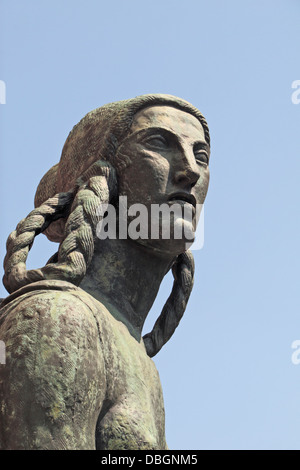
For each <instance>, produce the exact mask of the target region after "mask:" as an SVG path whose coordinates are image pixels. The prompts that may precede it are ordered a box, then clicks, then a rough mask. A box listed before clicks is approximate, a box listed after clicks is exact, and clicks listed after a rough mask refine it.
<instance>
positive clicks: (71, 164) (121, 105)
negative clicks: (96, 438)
mask: <svg viewBox="0 0 300 470" xmlns="http://www.w3.org/2000/svg"><path fill="white" fill-rule="evenodd" d="M209 147H210V138H209V130H208V126H207V123H206V120H205V118H204V117H203V115H202V114H201V113H200V112H199V111H198V110H197V109H196V108H195V107H193V106H192V105H191V104H189V103H188V102H186V101H184V100H182V99H179V98H176V97H174V96H171V95H161V94H156V95H143V96H139V97H136V98H133V99H130V100H125V101H120V102H116V103H111V104H108V105H105V106H102V107H100V108H97V109H95V110H94V111H91V112H90V113H88V114H87V115H86V116H85V117H84V118H83V119H82V120H81V121H80V122H79V123H78V124H77V125H75V126H74V128H73V129H72V131H71V132H70V134H69V136H68V138H67V140H66V142H65V144H64V147H63V150H62V155H61V159H60V162H59V163H58V164H56V165H55V166H53V167H52V168H51V169H50V170H49V171H48V172H47V173H46V175H45V176H44V177H43V178H42V180H41V182H40V184H39V186H38V188H37V192H36V196H35V206H36V209H34V210H33V211H32V212H31V213H30V214H29V215H28V216H27V217H26V218H25V219H23V220H22V221H21V222H20V223H19V224H18V226H17V228H16V230H15V231H14V232H12V234H11V235H10V237H9V239H8V242H7V255H6V258H5V262H4V266H5V275H4V279H3V282H4V285H5V287H6V288H7V290H8V291H9V292H13V291H15V290H17V289H18V288H20V287H22V286H24V285H26V284H30V283H32V282H36V281H39V280H44V279H59V280H64V281H69V282H72V283H73V284H75V285H79V284H80V282H81V280H82V279H83V277H84V275H85V273H86V269H87V266H88V265H89V263H90V262H91V259H92V257H93V253H94V242H95V230H96V226H97V223H98V222H99V215H97V214H98V212H97V208H98V207H99V205H100V204H106V203H114V201H116V200H117V198H118V196H120V195H125V196H127V197H128V199H129V204H133V203H137V202H139V203H144V204H147V203H149V204H151V203H158V204H160V203H164V202H167V203H171V201H172V200H173V201H174V200H176V197H177V199H178V198H179V199H180V197H179V195H180V194H181V197H182V198H183V199H184V198H185V197H186V198H189V200H188V201H187V202H188V203H190V204H192V205H195V204H196V203H198V204H203V202H204V199H205V196H206V192H207V188H208V180H209V172H208V158H209ZM161 157H162V158H161ZM142 160H143V161H142ZM41 232H43V233H45V234H46V235H47V237H48V238H49V239H50V240H51V241H56V242H59V243H60V246H59V251H58V253H57V254H56V255H54V256H53V257H52V258H51V259H50V260H49V262H48V263H47V264H46V266H44V267H43V268H41V269H36V270H30V271H27V270H26V264H25V262H26V259H27V255H28V252H29V249H30V248H31V245H32V243H33V241H34V237H35V236H36V235H37V234H39V233H41ZM150 246H151V243H150ZM153 248H154V249H164V248H163V245H160V246H157V245H155V244H154V245H153ZM173 254H174V262H173V267H172V269H173V274H174V277H175V283H177V284H178V285H180V278H181V277H182V282H181V285H180V286H179V287H180V289H177V291H176V289H175V291H176V292H177V294H176V292H175V293H174V295H173V298H172V299H171V303H172V304H174V308H177V307H176V305H175V303H176V302H177V303H178V300H179V299H178V295H179V296H181V297H182V296H183V298H184V301H182V299H181V300H180V305H181V307H180V308H181V310H183V311H184V308H185V304H186V302H187V299H188V297H189V294H190V291H191V288H192V283H193V269H194V268H193V257H192V254H191V253H190V252H189V251H184V252H182V253H180V252H178V248H177V252H176V248H175V249H174V253H173ZM187 272H188V273H189V275H188V276H187V274H186V273H187ZM183 279H185V281H184V284H185V285H184V287H183ZM177 284H176V285H177ZM177 287H178V286H177ZM173 290H174V289H173ZM183 291H185V292H183ZM176 295H177V297H176ZM169 300H170V299H169ZM169 300H168V302H169ZM168 302H167V303H168ZM166 305H167V304H166ZM182 306H183V308H182ZM165 307H166V306H165ZM181 310H180V311H181ZM183 311H182V313H183ZM182 313H180V314H181V315H182ZM157 341H158V342H159V340H158V339H157ZM150 355H153V354H150Z"/></svg>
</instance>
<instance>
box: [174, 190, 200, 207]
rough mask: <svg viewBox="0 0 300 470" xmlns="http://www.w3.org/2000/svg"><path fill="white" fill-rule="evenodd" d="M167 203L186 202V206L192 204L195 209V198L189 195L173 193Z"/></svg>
mask: <svg viewBox="0 0 300 470" xmlns="http://www.w3.org/2000/svg"><path fill="white" fill-rule="evenodd" d="M168 201H169V202H171V201H174V202H175V201H176V202H187V203H188V204H192V205H193V206H194V207H196V199H195V196H193V195H192V194H189V193H174V194H171V196H170V197H169V199H168Z"/></svg>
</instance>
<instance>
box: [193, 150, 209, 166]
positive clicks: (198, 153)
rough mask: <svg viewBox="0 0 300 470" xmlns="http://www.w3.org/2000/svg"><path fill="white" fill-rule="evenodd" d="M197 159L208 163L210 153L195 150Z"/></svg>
mask: <svg viewBox="0 0 300 470" xmlns="http://www.w3.org/2000/svg"><path fill="white" fill-rule="evenodd" d="M195 158H196V161H197V162H199V163H204V164H205V165H208V154H207V152H206V151H205V150H198V151H196V152H195Z"/></svg>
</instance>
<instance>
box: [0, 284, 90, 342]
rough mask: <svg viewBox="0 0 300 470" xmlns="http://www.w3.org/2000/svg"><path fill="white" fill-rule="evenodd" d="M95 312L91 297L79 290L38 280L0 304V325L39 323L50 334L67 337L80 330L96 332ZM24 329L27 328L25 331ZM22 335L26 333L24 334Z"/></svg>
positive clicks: (82, 331) (19, 326)
mask: <svg viewBox="0 0 300 470" xmlns="http://www.w3.org/2000/svg"><path fill="white" fill-rule="evenodd" d="M96 309H97V306H96V304H95V302H93V300H92V298H91V296H89V295H88V294H86V293H85V292H84V291H82V289H79V288H77V287H76V286H73V285H72V284H70V283H68V282H63V281H41V282H35V283H33V284H30V285H29V286H25V287H23V288H21V289H19V290H18V291H16V292H14V293H13V294H11V295H10V296H8V297H7V298H6V299H4V300H3V301H2V303H1V309H0V329H1V325H2V326H3V324H4V323H7V322H9V323H10V327H11V326H13V324H17V325H18V331H19V332H20V331H21V330H22V327H21V325H24V327H25V325H26V324H28V325H29V324H30V328H32V327H33V324H36V323H39V326H40V327H41V326H42V325H44V327H45V328H48V331H49V335H51V334H52V335H53V334H55V335H56V334H66V333H67V332H69V333H70V334H71V332H73V333H74V334H76V331H78V330H80V331H81V334H84V331H85V330H88V333H89V334H90V333H91V332H92V331H93V330H94V332H95V333H96V334H98V333H97V329H98V328H97V322H96V320H95V315H94V312H95V310H96ZM25 329H26V328H25ZM24 333H25V331H24Z"/></svg>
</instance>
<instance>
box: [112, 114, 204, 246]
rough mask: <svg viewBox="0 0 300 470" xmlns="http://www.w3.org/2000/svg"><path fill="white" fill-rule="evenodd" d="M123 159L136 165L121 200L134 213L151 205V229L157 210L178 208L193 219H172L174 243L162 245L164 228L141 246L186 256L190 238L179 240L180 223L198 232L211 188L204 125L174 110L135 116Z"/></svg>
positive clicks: (126, 176)
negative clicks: (201, 207) (133, 208)
mask: <svg viewBox="0 0 300 470" xmlns="http://www.w3.org/2000/svg"><path fill="white" fill-rule="evenodd" d="M118 158H119V159H122V158H124V159H125V160H126V161H127V162H130V163H129V164H128V165H127V166H126V168H125V169H124V170H123V171H122V172H120V175H119V196H126V197H127V206H128V208H129V207H130V206H132V205H133V204H137V203H138V204H142V205H143V206H145V207H146V208H147V211H148V215H149V218H148V223H149V226H150V224H151V208H152V207H153V205H156V206H157V205H162V204H165V205H166V206H165V207H168V208H174V204H178V205H179V206H180V207H181V208H182V209H184V208H185V209H186V213H188V214H192V216H191V217H184V216H182V217H179V218H178V217H177V219H176V217H175V218H174V217H171V225H172V227H171V233H172V234H171V236H170V238H169V240H162V237H161V227H160V237H159V239H153V237H152V238H151V233H149V237H148V239H147V240H139V241H140V242H142V243H143V244H144V245H147V246H152V247H153V248H156V249H158V250H160V251H168V252H172V253H176V254H177V253H181V252H183V251H185V249H184V244H185V241H186V240H184V237H183V238H182V239H181V240H179V239H176V240H175V239H174V224H175V225H176V224H181V225H182V226H185V227H186V228H189V229H190V230H191V229H192V230H193V231H194V230H195V228H196V213H195V208H196V204H199V205H200V204H203V203H204V200H205V196H206V193H207V189H208V183H209V168H208V163H209V146H208V144H207V143H206V141H205V137H204V130H203V127H202V125H201V124H200V122H199V120H198V119H197V118H196V117H194V116H193V115H192V114H189V113H187V112H185V111H182V110H179V109H176V108H174V107H172V106H161V105H160V106H149V107H147V108H144V109H143V110H141V111H139V112H138V113H137V114H136V115H135V117H134V120H133V123H132V126H131V129H130V133H129V135H128V136H127V137H126V138H125V139H124V141H123V142H122V144H121V146H120V147H119V149H118ZM188 209H189V210H188ZM182 212H183V211H182ZM152 218H153V216H152ZM188 219H189V220H188ZM188 225H189V226H190V227H188ZM149 232H150V230H149ZM175 238H176V237H175ZM180 250H181V251H180Z"/></svg>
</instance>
